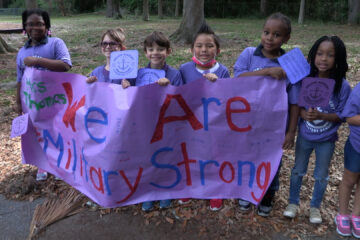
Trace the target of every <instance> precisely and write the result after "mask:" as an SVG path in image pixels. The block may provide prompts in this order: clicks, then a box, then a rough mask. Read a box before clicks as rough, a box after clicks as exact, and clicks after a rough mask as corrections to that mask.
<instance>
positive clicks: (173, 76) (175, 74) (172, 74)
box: [139, 63, 183, 86]
mask: <svg viewBox="0 0 360 240" xmlns="http://www.w3.org/2000/svg"><path fill="white" fill-rule="evenodd" d="M145 68H151V67H150V63H149V64H148V65H147V66H146V67H145ZM139 70H140V69H139ZM162 70H164V71H165V77H166V78H167V79H169V81H170V84H171V85H174V86H180V85H182V84H183V80H182V77H181V74H180V72H179V70H177V69H175V68H173V67H170V66H169V65H167V64H166V63H165V65H164V67H163V68H162Z"/></svg>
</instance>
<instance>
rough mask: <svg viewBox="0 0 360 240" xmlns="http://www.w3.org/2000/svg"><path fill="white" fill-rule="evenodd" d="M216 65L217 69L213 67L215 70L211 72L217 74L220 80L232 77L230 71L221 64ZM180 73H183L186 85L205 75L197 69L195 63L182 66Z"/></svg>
mask: <svg viewBox="0 0 360 240" xmlns="http://www.w3.org/2000/svg"><path fill="white" fill-rule="evenodd" d="M216 64H217V65H216V66H215V68H214V67H213V69H215V70H214V71H210V73H214V74H216V76H217V77H218V78H229V77H230V74H229V70H228V69H227V68H226V67H225V66H224V65H222V64H220V63H216ZM179 71H180V73H181V76H182V79H183V81H184V84H186V83H189V82H192V81H195V80H197V79H199V78H203V74H204V73H202V72H201V71H200V70H198V69H197V68H196V64H195V63H194V62H193V61H191V62H187V63H184V64H183V65H181V66H180V69H179ZM203 72H204V71H203Z"/></svg>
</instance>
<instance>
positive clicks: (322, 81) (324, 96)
mask: <svg viewBox="0 0 360 240" xmlns="http://www.w3.org/2000/svg"><path fill="white" fill-rule="evenodd" d="M334 86H335V81H334V80H333V79H328V78H305V79H303V80H302V83H301V90H300V98H299V106H303V107H325V106H327V104H328V103H329V100H330V97H331V94H332V92H333V90H334Z"/></svg>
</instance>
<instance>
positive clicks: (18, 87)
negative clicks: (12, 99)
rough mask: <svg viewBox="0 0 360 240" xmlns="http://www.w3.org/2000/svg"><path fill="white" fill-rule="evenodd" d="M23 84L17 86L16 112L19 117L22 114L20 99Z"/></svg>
mask: <svg viewBox="0 0 360 240" xmlns="http://www.w3.org/2000/svg"><path fill="white" fill-rule="evenodd" d="M20 89H21V82H17V84H16V111H17V112H18V114H19V115H21V114H22V106H21V98H20Z"/></svg>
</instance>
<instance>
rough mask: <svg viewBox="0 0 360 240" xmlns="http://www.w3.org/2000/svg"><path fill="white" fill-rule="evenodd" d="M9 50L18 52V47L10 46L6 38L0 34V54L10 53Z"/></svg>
mask: <svg viewBox="0 0 360 240" xmlns="http://www.w3.org/2000/svg"><path fill="white" fill-rule="evenodd" d="M8 52H16V49H14V48H12V47H10V46H9V45H8V44H7V43H6V42H5V40H4V39H3V38H2V37H1V36H0V54H1V53H8Z"/></svg>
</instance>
